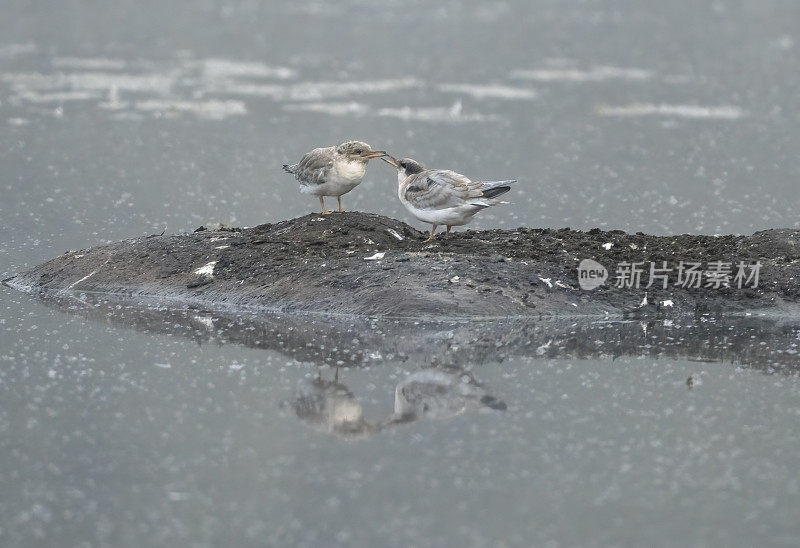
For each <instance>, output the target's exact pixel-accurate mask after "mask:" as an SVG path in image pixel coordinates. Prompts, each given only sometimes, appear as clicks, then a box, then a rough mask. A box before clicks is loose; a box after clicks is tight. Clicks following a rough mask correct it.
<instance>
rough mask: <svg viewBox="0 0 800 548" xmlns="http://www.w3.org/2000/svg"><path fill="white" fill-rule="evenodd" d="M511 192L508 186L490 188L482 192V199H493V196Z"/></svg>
mask: <svg viewBox="0 0 800 548" xmlns="http://www.w3.org/2000/svg"><path fill="white" fill-rule="evenodd" d="M509 190H511V187H510V186H496V187H494V188H490V189H488V190H484V191H483V197H484V198H494V197H495V196H500V195H501V194H505V193H506V192H508V191H509Z"/></svg>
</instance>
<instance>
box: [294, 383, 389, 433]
mask: <svg viewBox="0 0 800 548" xmlns="http://www.w3.org/2000/svg"><path fill="white" fill-rule="evenodd" d="M338 377H339V371H338V369H337V371H336V376H335V378H334V380H332V381H326V380H324V379H323V378H322V376H321V374H320V375H318V376H317V377H316V378H315V379H314V380H312V381H308V380H302V381H300V382H299V383H298V385H297V396H296V398H295V400H294V411H295V413H296V414H297V418H299V419H300V420H301V421H303V422H304V423H305V424H306V425H308V426H310V427H311V428H313V429H314V430H317V431H320V432H326V433H328V434H334V435H336V436H339V437H342V438H360V437H364V436H366V435H367V434H369V433H371V432H374V431H375V430H376V428H375V427H374V426H373V425H371V424H369V423H367V421H366V420H364V408H363V407H362V405H361V404H360V403H359V402H358V400H356V398H355V396H354V395H353V393H352V392H351V391H350V389H348V388H347V386H345V385H344V384H342V383H340V382H339V378H338Z"/></svg>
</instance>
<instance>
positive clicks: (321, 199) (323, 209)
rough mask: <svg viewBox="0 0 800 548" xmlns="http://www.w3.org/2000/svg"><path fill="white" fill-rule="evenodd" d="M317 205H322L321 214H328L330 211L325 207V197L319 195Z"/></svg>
mask: <svg viewBox="0 0 800 548" xmlns="http://www.w3.org/2000/svg"><path fill="white" fill-rule="evenodd" d="M319 205H320V206H321V207H322V214H323V215H330V211H328V210H327V209H325V198H323V197H322V196H320V197H319Z"/></svg>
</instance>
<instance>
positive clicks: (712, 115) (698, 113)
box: [597, 103, 745, 120]
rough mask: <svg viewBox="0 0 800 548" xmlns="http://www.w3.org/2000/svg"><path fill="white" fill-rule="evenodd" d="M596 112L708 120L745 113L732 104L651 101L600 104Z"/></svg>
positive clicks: (612, 114) (732, 118)
mask: <svg viewBox="0 0 800 548" xmlns="http://www.w3.org/2000/svg"><path fill="white" fill-rule="evenodd" d="M597 113H598V114H599V115H600V116H627V117H631V116H653V115H659V116H675V117H678V118H694V119H710V120H737V119H739V118H741V117H742V116H744V115H745V113H744V111H743V110H742V109H741V108H739V107H736V106H732V105H723V106H716V107H705V106H697V105H665V104H657V105H656V104H652V103H633V104H631V105H625V106H619V107H612V106H600V107H598V108H597Z"/></svg>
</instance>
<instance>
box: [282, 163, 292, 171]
mask: <svg viewBox="0 0 800 548" xmlns="http://www.w3.org/2000/svg"><path fill="white" fill-rule="evenodd" d="M283 170H284V171H285V172H286V173H294V171H293V170H292V166H290V165H289V164H283Z"/></svg>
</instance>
